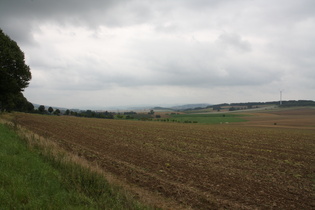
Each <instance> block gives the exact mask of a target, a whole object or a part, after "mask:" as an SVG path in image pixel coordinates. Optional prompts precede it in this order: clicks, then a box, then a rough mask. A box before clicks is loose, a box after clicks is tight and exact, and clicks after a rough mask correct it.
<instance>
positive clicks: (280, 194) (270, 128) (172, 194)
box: [15, 109, 315, 209]
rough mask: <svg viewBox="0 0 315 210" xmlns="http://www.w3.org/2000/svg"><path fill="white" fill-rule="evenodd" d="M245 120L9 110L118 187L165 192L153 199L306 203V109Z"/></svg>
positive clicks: (237, 204)
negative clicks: (192, 121)
mask: <svg viewBox="0 0 315 210" xmlns="http://www.w3.org/2000/svg"><path fill="white" fill-rule="evenodd" d="M306 113H307V114H306ZM245 119H246V120H247V121H246V122H235V123H229V124H217V125H203V124H199V123H198V124H184V123H171V122H169V123H166V122H143V121H127V120H105V119H88V118H76V117H67V116H47V115H34V114H33V115H32V114H22V113H15V121H16V122H17V123H18V124H20V125H22V126H23V127H25V128H27V129H29V130H31V131H32V132H34V133H37V134H39V135H41V136H43V137H45V138H46V139H47V140H49V141H54V142H56V143H57V144H58V145H60V146H61V147H63V148H65V149H66V150H68V151H69V152H71V153H74V154H76V155H78V156H81V157H83V158H85V159H87V160H88V161H90V162H91V163H93V164H97V165H99V166H100V167H101V168H102V169H103V170H104V171H105V172H106V173H109V174H111V175H113V176H115V177H116V178H117V179H119V180H122V182H123V183H124V184H125V185H126V186H127V185H128V186H135V189H142V190H144V191H145V192H147V195H152V196H153V197H154V196H156V197H163V198H165V199H164V200H161V201H159V202H160V203H156V202H155V205H157V206H161V207H164V208H167V207H168V204H165V203H167V202H168V201H169V200H171V201H175V202H176V203H178V204H181V205H182V208H183V207H187V208H189V207H191V208H194V209H207V208H230V209H231V208H241V209H253V208H277V209H314V208H315V204H314V185H315V183H314V179H315V172H314V170H315V157H314V154H315V127H314V123H315V112H314V110H313V109H310V110H308V111H305V110H304V109H303V110H300V111H292V110H291V111H290V110H288V111H286V112H285V111H284V112H280V111H279V112H273V113H271V112H270V113H252V114H251V116H244V120H245ZM135 193H136V194H137V192H136V190H135ZM138 196H139V199H140V200H146V199H145V198H144V196H143V193H142V194H141V193H139V194H138ZM147 202H150V201H147ZM152 202H153V201H152ZM172 208H173V207H172Z"/></svg>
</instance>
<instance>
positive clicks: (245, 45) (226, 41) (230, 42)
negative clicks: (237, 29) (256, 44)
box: [218, 33, 251, 52]
mask: <svg viewBox="0 0 315 210" xmlns="http://www.w3.org/2000/svg"><path fill="white" fill-rule="evenodd" d="M218 42H219V44H221V45H222V46H223V47H227V48H232V49H235V50H237V51H242V52H249V51H250V50H251V45H250V43H249V42H248V41H246V40H243V39H242V38H241V36H240V35H238V34H235V33H224V34H221V35H220V36H219V38H218Z"/></svg>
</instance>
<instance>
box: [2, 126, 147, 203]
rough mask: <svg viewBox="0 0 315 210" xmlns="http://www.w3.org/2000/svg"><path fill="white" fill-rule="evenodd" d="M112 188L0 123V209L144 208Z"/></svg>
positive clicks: (97, 176)
mask: <svg viewBox="0 0 315 210" xmlns="http://www.w3.org/2000/svg"><path fill="white" fill-rule="evenodd" d="M116 188H117V187H116ZM116 188H115V187H112V186H111V185H110V184H109V183H108V182H107V181H106V180H105V179H104V177H103V176H102V175H100V174H97V173H96V172H92V171H90V170H88V169H86V168H83V167H80V166H79V165H78V164H75V163H70V162H68V163H67V162H64V161H61V160H60V159H58V158H55V157H53V156H51V155H49V154H44V153H43V152H41V150H40V149H39V148H36V147H35V148H34V147H32V148H30V146H29V145H28V143H27V141H25V140H23V139H22V138H20V137H19V136H18V135H17V134H16V133H15V131H13V130H12V129H9V128H8V127H7V126H6V125H3V124H0V201H1V202H0V209H147V208H146V207H143V205H141V204H139V203H138V202H136V201H134V200H133V199H132V198H131V197H128V196H126V195H125V194H124V193H121V192H119V190H118V189H116Z"/></svg>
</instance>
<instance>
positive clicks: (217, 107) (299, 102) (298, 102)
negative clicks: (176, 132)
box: [185, 100, 315, 111]
mask: <svg viewBox="0 0 315 210" xmlns="http://www.w3.org/2000/svg"><path fill="white" fill-rule="evenodd" d="M268 105H278V106H279V107H295V106H315V101H312V100H289V101H282V104H281V105H280V102H279V101H268V102H242V103H223V104H216V105H210V106H207V107H205V108H203V107H196V108H194V109H186V110H185V111H188V110H200V109H209V108H213V109H214V110H220V109H221V108H222V107H230V109H229V110H230V111H234V110H236V108H234V109H233V107H240V106H242V107H246V108H247V109H252V108H258V107H261V106H268Z"/></svg>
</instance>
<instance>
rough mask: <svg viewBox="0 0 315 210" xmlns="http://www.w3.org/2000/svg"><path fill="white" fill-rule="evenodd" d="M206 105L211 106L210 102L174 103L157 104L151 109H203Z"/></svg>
mask: <svg viewBox="0 0 315 210" xmlns="http://www.w3.org/2000/svg"><path fill="white" fill-rule="evenodd" d="M208 106H211V104H206V103H203V104H184V105H176V106H167V107H161V106H157V107H154V108H152V109H153V110H174V111H180V110H187V109H198V108H200V109H203V108H206V107H208Z"/></svg>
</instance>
